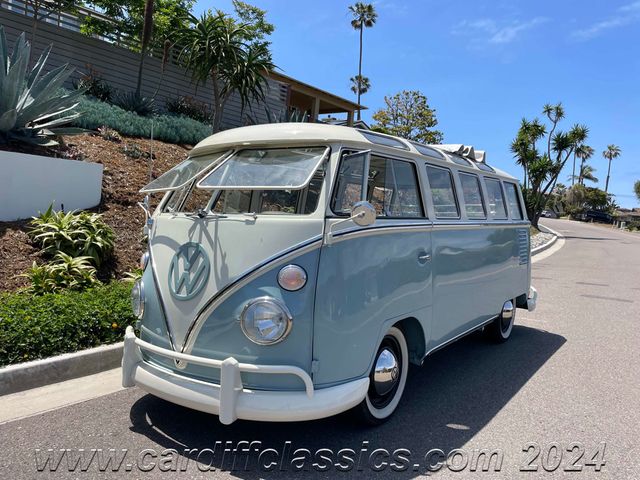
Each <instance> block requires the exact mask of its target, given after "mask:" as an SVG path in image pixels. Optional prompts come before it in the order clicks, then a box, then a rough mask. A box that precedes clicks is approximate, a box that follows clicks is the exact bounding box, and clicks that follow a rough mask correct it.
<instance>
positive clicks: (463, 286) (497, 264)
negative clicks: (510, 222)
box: [429, 225, 529, 348]
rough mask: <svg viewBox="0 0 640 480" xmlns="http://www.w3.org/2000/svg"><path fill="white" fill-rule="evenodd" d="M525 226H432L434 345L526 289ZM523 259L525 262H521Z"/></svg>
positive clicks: (483, 318) (493, 312)
mask: <svg viewBox="0 0 640 480" xmlns="http://www.w3.org/2000/svg"><path fill="white" fill-rule="evenodd" d="M525 229H526V227H525ZM521 230H522V229H521V228H514V227H513V226H505V227H502V226H498V227H495V226H487V227H480V228H469V229H453V228H447V226H444V225H442V226H436V227H435V228H434V230H433V236H432V241H433V295H434V308H433V315H434V321H433V327H432V335H431V338H432V344H431V345H430V346H429V347H430V348H434V347H436V346H438V345H440V344H442V343H444V342H446V341H448V340H450V339H452V338H454V337H456V336H457V335H460V334H461V333H463V332H465V331H466V330H469V329H470V328H473V327H474V326H476V325H478V324H480V323H482V322H484V321H486V320H488V319H490V318H492V317H494V316H495V315H497V314H498V313H500V311H501V309H502V305H503V303H504V302H505V301H506V300H509V299H513V298H515V297H517V296H519V295H521V294H522V293H525V292H526V291H527V290H528V283H529V266H528V263H529V261H528V248H529V247H528V243H529V239H528V231H527V235H526V238H525V239H524V241H523V239H522V232H521ZM523 242H526V243H523ZM523 248H524V253H523V250H522V249H523ZM521 255H524V256H523V257H521ZM524 257H526V263H523V264H521V258H524Z"/></svg>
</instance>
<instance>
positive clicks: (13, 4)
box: [0, 0, 179, 65]
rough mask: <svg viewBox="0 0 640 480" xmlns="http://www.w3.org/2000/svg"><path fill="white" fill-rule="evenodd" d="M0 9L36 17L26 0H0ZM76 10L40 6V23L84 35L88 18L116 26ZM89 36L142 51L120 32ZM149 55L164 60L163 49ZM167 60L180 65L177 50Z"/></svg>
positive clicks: (94, 13) (98, 15)
mask: <svg viewBox="0 0 640 480" xmlns="http://www.w3.org/2000/svg"><path fill="white" fill-rule="evenodd" d="M0 8H2V9H5V10H8V11H10V12H13V13H17V14H19V15H24V16H26V17H30V18H33V16H34V10H33V6H32V5H31V4H28V3H27V2H26V1H25V0H0ZM76 10H77V13H69V12H56V11H52V10H50V9H47V8H46V6H44V5H40V8H39V11H38V17H39V18H38V21H41V22H44V23H48V24H49V25H54V26H56V27H58V28H63V29H65V30H70V31H73V32H77V33H82V34H83V35H84V33H83V32H82V30H81V26H82V24H83V23H84V22H85V19H86V18H95V19H98V20H100V21H102V22H106V23H112V24H114V25H115V22H114V21H113V19H111V18H110V17H108V16H106V15H104V14H102V13H100V12H97V11H95V10H91V9H89V8H86V7H77V9H76ZM87 36H88V37H91V38H95V39H97V40H101V41H103V42H106V43H109V44H111V45H115V46H118V47H122V48H126V49H128V50H132V51H139V50H140V40H139V39H138V38H135V37H132V36H130V35H126V34H123V33H120V32H117V33H112V34H107V35H97V34H93V35H87ZM149 53H150V54H151V55H152V56H154V57H157V58H162V57H163V53H164V52H163V51H162V49H161V48H154V49H151V51H150V52H149ZM167 60H168V61H169V62H171V63H173V64H175V65H179V62H178V51H177V49H175V48H174V49H172V51H171V52H170V55H169V58H168V59H167Z"/></svg>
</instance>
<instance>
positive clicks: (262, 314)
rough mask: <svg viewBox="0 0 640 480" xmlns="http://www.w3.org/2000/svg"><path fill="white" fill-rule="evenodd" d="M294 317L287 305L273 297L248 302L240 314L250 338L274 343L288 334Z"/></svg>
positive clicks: (257, 341)
mask: <svg viewBox="0 0 640 480" xmlns="http://www.w3.org/2000/svg"><path fill="white" fill-rule="evenodd" d="M292 320H293V317H292V316H291V313H289V310H288V309H287V307H286V305H285V304H284V303H282V302H281V301H280V300H278V299H276V298H272V297H260V298H256V299H253V300H251V301H250V302H249V303H247V304H246V305H245V307H244V309H243V310H242V314H241V315H240V326H241V327H242V331H243V332H244V334H245V335H246V336H247V338H248V339H249V340H251V341H252V342H254V343H257V344H258V345H272V344H274V343H278V342H280V341H282V340H284V338H285V337H286V336H287V334H288V333H289V331H290V330H291V322H292Z"/></svg>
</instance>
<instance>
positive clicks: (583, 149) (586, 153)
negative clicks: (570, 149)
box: [576, 144, 595, 185]
mask: <svg viewBox="0 0 640 480" xmlns="http://www.w3.org/2000/svg"><path fill="white" fill-rule="evenodd" d="M594 153H595V150H594V149H593V148H591V147H590V146H589V145H584V144H583V145H580V146H578V148H576V156H577V157H578V158H579V159H580V170H579V171H580V172H582V169H583V168H584V162H586V161H587V160H589V159H590V158H591V157H592V156H593V154H594ZM578 183H579V184H580V185H584V180H583V178H582V175H579V176H578Z"/></svg>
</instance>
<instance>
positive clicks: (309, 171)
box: [163, 147, 329, 215]
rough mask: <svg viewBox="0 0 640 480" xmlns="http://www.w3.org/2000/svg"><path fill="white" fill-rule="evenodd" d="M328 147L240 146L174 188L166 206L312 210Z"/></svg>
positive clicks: (203, 210) (205, 210) (201, 210)
mask: <svg viewBox="0 0 640 480" xmlns="http://www.w3.org/2000/svg"><path fill="white" fill-rule="evenodd" d="M328 153H329V149H328V148H327V147H309V148H308V147H301V148H275V149H259V150H258V149H247V150H240V151H238V152H236V153H234V154H233V155H231V156H229V157H228V158H226V159H224V160H223V161H222V162H217V165H216V166H214V167H213V170H211V169H208V170H207V172H208V173H207V172H205V173H204V175H206V176H204V178H203V177H202V175H196V176H195V177H194V178H193V179H192V180H191V181H190V182H188V183H187V184H186V185H184V186H183V187H182V188H179V189H175V191H174V192H173V193H172V194H171V197H170V198H169V199H168V201H167V202H166V204H165V206H164V209H163V211H165V212H172V213H177V212H180V213H198V214H201V215H202V214H233V213H255V214H269V213H271V214H276V213H284V214H309V213H313V212H314V211H315V210H316V208H317V205H318V200H319V196H320V191H321V189H322V183H323V181H324V172H325V164H326V162H325V160H327V159H328Z"/></svg>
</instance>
